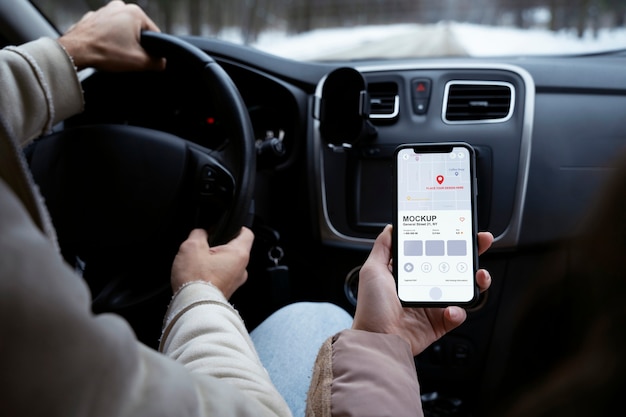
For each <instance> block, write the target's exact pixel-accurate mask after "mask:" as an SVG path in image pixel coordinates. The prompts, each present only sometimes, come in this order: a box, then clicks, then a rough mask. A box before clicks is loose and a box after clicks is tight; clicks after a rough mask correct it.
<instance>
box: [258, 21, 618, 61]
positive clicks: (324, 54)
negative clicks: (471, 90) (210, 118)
mask: <svg viewBox="0 0 626 417" xmlns="http://www.w3.org/2000/svg"><path fill="white" fill-rule="evenodd" d="M252 46H254V47H255V48H258V49H261V50H263V51H266V52H269V53H272V54H276V55H280V56H284V57H287V58H294V59H301V60H315V59H332V58H334V57H342V58H348V59H358V58H364V57H367V56H370V57H371V56H377V57H389V58H393V57H400V56H402V55H403V54H406V53H411V54H412V55H413V56H446V55H457V56H458V55H469V56H482V57H486V56H506V55H536V54H574V53H588V52H597V51H609V50H617V49H626V29H625V28H618V29H611V30H601V31H599V32H598V34H597V36H593V35H592V34H587V35H586V36H584V37H582V38H579V37H577V36H576V34H575V33H574V32H558V33H555V32H551V31H548V30H542V29H534V30H521V29H515V28H503V27H490V26H480V25H474V24H466V23H454V22H442V23H439V24H434V25H418V24H399V25H395V26H364V27H352V28H337V29H323V30H322V29H320V30H314V31H311V32H308V33H303V34H301V35H296V36H285V35H284V34H282V33H279V32H273V33H265V34H262V35H261V36H260V38H259V40H258V42H256V43H255V44H254V45H252Z"/></svg>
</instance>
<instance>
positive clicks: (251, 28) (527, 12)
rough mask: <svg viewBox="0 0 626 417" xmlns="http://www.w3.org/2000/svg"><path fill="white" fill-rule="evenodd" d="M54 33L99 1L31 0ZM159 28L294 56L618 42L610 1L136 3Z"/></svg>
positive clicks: (595, 46) (606, 47)
mask: <svg viewBox="0 0 626 417" xmlns="http://www.w3.org/2000/svg"><path fill="white" fill-rule="evenodd" d="M33 3H35V4H36V5H37V6H38V7H39V8H40V9H41V10H42V11H44V13H45V14H46V15H47V16H48V18H49V19H50V20H51V21H52V22H54V24H55V25H56V26H57V27H58V28H59V30H61V31H65V30H66V29H67V28H68V27H69V25H71V23H73V22H74V21H76V19H78V18H79V17H80V16H82V15H83V14H84V13H85V12H87V11H88V10H89V9H90V8H97V7H99V6H101V5H102V4H105V3H106V0H33ZM136 3H138V4H139V5H140V6H141V7H143V8H144V9H145V10H146V11H147V12H148V14H149V15H150V16H151V17H152V18H153V20H154V21H155V22H156V23H157V24H158V25H159V27H160V28H161V29H162V30H163V31H164V32H168V33H173V34H181V35H182V34H184V35H202V36H211V37H217V38H220V39H223V40H227V41H231V42H235V43H241V44H246V45H250V46H252V47H254V48H258V49H261V50H263V51H266V52H269V53H272V54H276V55H280V56H284V57H289V58H294V59H300V60H311V61H316V60H317V61H323V60H346V59H349V60H351V59H368V58H415V57H450V56H517V55H535V54H542V55H545V54H548V55H552V54H555V55H557V54H558V55H561V54H579V53H597V52H604V51H613V50H619V49H622V48H624V47H626V30H625V29H624V27H623V26H624V19H625V16H626V2H625V1H620V0H588V1H583V2H572V1H568V0H476V1H472V2H468V1H466V0H445V1H442V0H420V1H417V0H385V1H381V0H325V1H319V0H253V1H251V0H230V1H228V2H225V1H221V0H210V1H205V0H187V1H184V2H181V1H178V0H141V1H137V2H136Z"/></svg>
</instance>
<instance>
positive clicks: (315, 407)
mask: <svg viewBox="0 0 626 417" xmlns="http://www.w3.org/2000/svg"><path fill="white" fill-rule="evenodd" d="M492 241H493V236H492V235H491V234H490V233H479V235H478V248H479V253H483V252H484V251H486V250H487V248H489V246H490V245H491V242H492ZM391 242H392V227H391V226H387V227H386V228H385V229H384V230H383V231H382V233H381V234H380V235H379V236H378V237H377V239H376V241H375V242H374V246H373V248H372V251H371V252H370V255H369V256H368V258H367V260H366V262H365V263H364V264H363V267H362V268H361V271H360V273H359V291H358V293H359V297H358V301H357V307H356V313H355V317H354V321H353V325H352V329H351V330H346V331H343V332H341V333H339V334H338V335H336V336H334V337H333V338H331V339H329V340H328V341H327V342H326V344H325V345H324V347H323V348H322V349H321V350H320V353H319V355H318V358H317V362H316V367H315V369H314V375H313V379H312V383H311V388H310V390H309V397H308V403H307V412H308V415H309V416H316V417H318V416H330V415H331V412H332V415H346V416H352V415H354V416H357V415H358V416H377V415H381V412H382V411H385V413H387V415H407V416H415V415H418V416H419V415H422V410H421V401H420V397H419V384H418V382H417V374H416V372H415V363H414V356H416V355H418V354H419V353H421V352H422V351H423V350H424V349H426V348H427V347H428V346H429V345H430V344H432V343H433V342H434V341H436V340H437V339H439V338H440V337H442V336H443V335H444V334H446V333H447V332H449V331H450V330H452V329H454V328H456V327H458V326H459V325H461V324H462V323H463V322H464V321H465V319H466V317H467V314H466V312H465V310H463V309H462V308H460V307H456V306H451V307H446V308H403V307H402V305H401V304H400V301H399V299H398V296H397V294H396V290H395V281H394V278H393V275H392V272H391V261H392V259H391V244H392V243H391ZM476 280H477V283H478V286H479V287H480V290H481V291H486V290H487V289H488V288H489V286H490V285H491V277H490V276H489V273H488V272H487V271H485V270H482V269H481V270H479V271H478V272H477V273H476Z"/></svg>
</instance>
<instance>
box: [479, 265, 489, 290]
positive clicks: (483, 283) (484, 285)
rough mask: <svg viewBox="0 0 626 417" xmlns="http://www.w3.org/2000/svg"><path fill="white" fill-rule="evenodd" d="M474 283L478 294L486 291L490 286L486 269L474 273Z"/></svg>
mask: <svg viewBox="0 0 626 417" xmlns="http://www.w3.org/2000/svg"><path fill="white" fill-rule="evenodd" d="M476 283H477V284H478V288H479V289H480V292H484V291H487V290H488V289H489V287H490V286H491V274H490V273H489V271H487V270H486V269H479V270H478V271H477V272H476Z"/></svg>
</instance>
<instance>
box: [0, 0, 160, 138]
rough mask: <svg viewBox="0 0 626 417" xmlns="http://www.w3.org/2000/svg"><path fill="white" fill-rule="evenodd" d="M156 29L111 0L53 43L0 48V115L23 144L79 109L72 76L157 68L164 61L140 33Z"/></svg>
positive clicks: (130, 7) (137, 10)
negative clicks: (92, 71)
mask: <svg viewBox="0 0 626 417" xmlns="http://www.w3.org/2000/svg"><path fill="white" fill-rule="evenodd" d="M143 30H150V31H159V28H158V27H157V26H156V25H155V24H154V22H152V20H150V18H149V17H148V16H147V15H146V14H145V13H144V12H143V11H142V10H141V8H140V7H139V6H137V5H136V4H126V3H124V2H122V1H119V0H114V1H111V2H110V3H108V4H107V5H106V6H104V7H102V8H100V9H98V10H96V11H94V12H89V13H87V14H85V16H84V17H83V18H82V19H81V20H80V21H78V22H77V23H76V24H75V25H74V26H72V27H71V28H70V29H69V30H68V31H67V32H66V33H65V34H63V36H61V37H60V38H59V39H57V40H53V39H48V38H41V39H38V40H36V41H32V42H29V43H26V44H24V45H21V46H18V47H15V46H9V47H7V48H4V49H2V50H0V114H2V115H3V116H4V118H5V120H6V121H7V123H9V124H10V129H11V130H12V132H13V134H14V135H15V136H16V137H17V138H19V139H20V140H21V141H22V144H25V143H26V142H28V141H29V140H31V139H33V138H35V137H37V136H40V135H41V134H44V133H46V132H48V131H49V130H50V129H51V128H52V127H53V126H54V125H55V124H56V123H58V122H60V121H62V120H64V119H66V118H68V117H70V116H73V115H74V114H76V113H78V112H80V111H82V109H83V94H82V88H81V85H80V82H79V79H78V76H77V73H76V70H77V69H83V68H87V67H92V68H96V69H99V70H104V71H141V70H159V69H163V68H164V67H165V60H164V59H162V58H154V57H151V56H150V55H148V54H147V53H146V51H145V50H144V49H143V48H142V47H141V45H140V43H139V40H140V37H141V31H143Z"/></svg>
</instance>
